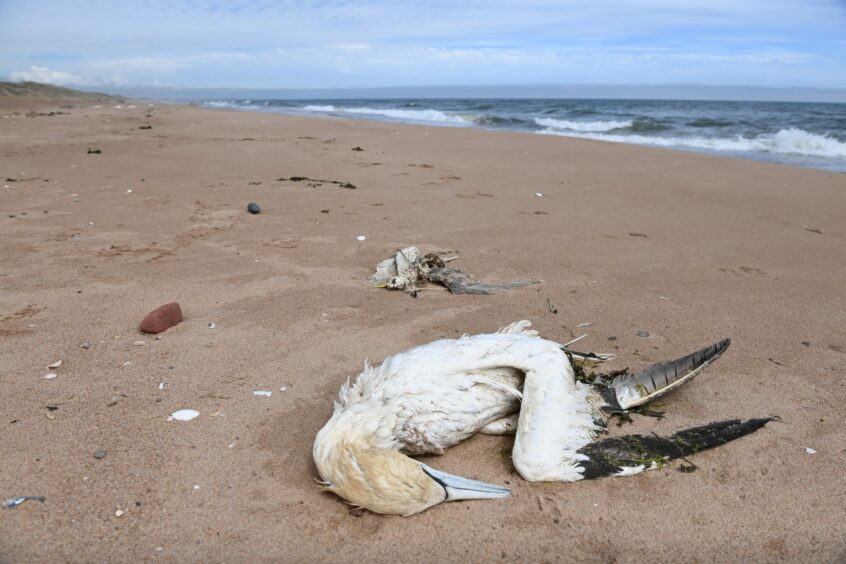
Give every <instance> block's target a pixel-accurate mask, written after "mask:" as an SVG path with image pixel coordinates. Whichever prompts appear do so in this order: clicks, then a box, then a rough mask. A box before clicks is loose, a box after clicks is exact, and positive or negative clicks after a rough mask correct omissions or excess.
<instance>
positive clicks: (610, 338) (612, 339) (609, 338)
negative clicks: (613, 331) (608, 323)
mask: <svg viewBox="0 0 846 564" xmlns="http://www.w3.org/2000/svg"><path fill="white" fill-rule="evenodd" d="M608 340H609V341H616V340H617V337H614V336H611V337H608Z"/></svg>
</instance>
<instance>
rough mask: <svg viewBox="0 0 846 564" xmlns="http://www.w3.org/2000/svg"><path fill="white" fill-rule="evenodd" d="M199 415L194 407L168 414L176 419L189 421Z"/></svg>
mask: <svg viewBox="0 0 846 564" xmlns="http://www.w3.org/2000/svg"><path fill="white" fill-rule="evenodd" d="M199 415H200V412H199V411H197V410H195V409H180V410H178V411H174V412H173V413H171V414H170V416H171V417H173V418H174V419H175V420H177V421H191V420H192V419H194V418H195V417H197V416H199Z"/></svg>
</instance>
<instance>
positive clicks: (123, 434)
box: [0, 102, 846, 562]
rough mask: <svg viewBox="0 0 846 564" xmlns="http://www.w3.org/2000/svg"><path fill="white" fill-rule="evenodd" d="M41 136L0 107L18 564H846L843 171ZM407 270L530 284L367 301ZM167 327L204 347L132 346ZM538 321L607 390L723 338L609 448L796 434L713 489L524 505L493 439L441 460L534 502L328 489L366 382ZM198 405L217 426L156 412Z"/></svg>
mask: <svg viewBox="0 0 846 564" xmlns="http://www.w3.org/2000/svg"><path fill="white" fill-rule="evenodd" d="M50 110H53V111H59V112H61V113H58V114H54V115H49V112H50ZM16 112H17V113H16ZM37 113H38V114H41V115H33V116H32V117H27V116H26V110H24V109H22V108H21V107H20V106H18V107H14V108H11V107H8V108H0V118H2V119H0V155H2V159H0V175H2V178H3V182H2V184H0V185H2V186H3V189H2V199H0V212H2V213H0V241H2V245H1V246H0V290H2V291H0V359H2V360H0V414H2V419H0V426H2V433H0V499H7V498H11V497H14V496H19V495H38V496H44V497H45V501H44V502H43V503H39V502H37V501H27V502H25V503H23V504H21V505H20V506H19V507H17V508H16V509H2V510H0V561H2V562H48V561H49V562H61V561H70V562H77V561H101V562H102V561H109V562H137V561H163V562H176V561H181V562H189V561H208V562H224V561H225V562H269V561H275V562H288V561H295V562H315V561H333V562H338V561H358V562H367V561H399V560H401V561H407V562H417V561H471V562H481V561H491V560H502V561H533V562H547V561H548V562H557V561H577V562H644V561H651V562H679V561H683V562H842V561H843V559H844V558H846V473H844V466H846V431H844V423H843V421H842V420H841V417H842V415H841V413H840V412H841V411H842V410H843V406H844V404H846V308H844V304H846V289H844V278H846V238H844V234H846V231H844V226H846V176H845V175H843V174H837V173H831V172H824V171H818V170H811V169H801V168H794V167H789V166H783V165H775V164H767V163H761V162H753V161H743V160H735V159H729V158H723V157H714V156H708V155H702V154H694V153H684V152H676V151H669V150H660V149H651V148H645V147H637V146H630V145H620V144H607V143H601V142H596V141H588V140H577V139H568V138H563V137H550V136H542V135H533V134H528V133H503V132H496V133H493V132H486V131H481V130H471V129H462V128H439V127H427V126H403V125H394V124H386V123H376V122H362V121H345V120H338V119H328V118H300V117H288V116H281V115H272V114H261V113H248V112H236V111H223V110H219V111H216V110H210V109H200V108H195V107H190V106H166V105H159V104H156V105H154V106H148V105H147V104H146V103H142V102H134V103H132V102H130V103H128V104H122V105H121V107H119V108H116V107H115V105H114V103H110V104H108V105H103V106H102V107H94V106H91V105H87V106H75V107H71V108H59V107H56V108H45V107H40V108H38V110H37ZM354 148H360V149H361V150H353V149H354ZM96 150H99V153H98V152H96ZM291 177H308V178H311V179H316V180H318V181H316V182H308V181H296V182H292V181H290V180H279V179H290V178H291ZM319 180H323V181H324V182H319ZM325 181H337V182H338V183H330V182H325ZM344 183H351V184H352V185H354V186H355V188H354V189H353V188H349V187H343V186H342V184H344ZM249 202H256V203H258V204H259V205H260V206H261V210H262V211H261V213H260V214H258V215H251V214H249V213H247V211H246V209H245V208H246V206H247V204H248V203H249ZM360 235H363V236H366V239H365V240H363V241H360V240H358V239H357V237H358V236H360ZM409 245H414V246H417V247H419V248H420V249H421V250H422V251H423V252H428V251H457V252H458V255H459V258H458V260H457V261H456V262H455V266H457V267H459V268H461V269H463V270H465V271H467V272H469V273H471V274H473V275H474V276H476V277H477V278H479V279H480V280H484V281H490V282H499V281H508V280H515V279H522V280H525V279H538V280H541V281H542V283H540V284H537V285H534V286H531V287H528V288H521V289H515V290H511V291H509V292H506V293H502V294H498V295H493V296H468V295H451V294H449V293H448V292H447V291H446V290H445V289H443V288H440V287H427V288H426V289H425V290H423V291H421V292H420V294H419V296H418V297H417V298H416V299H413V298H411V297H409V296H407V295H405V294H403V293H401V292H390V291H387V290H382V289H378V288H374V287H372V286H371V285H370V284H369V283H368V277H369V276H370V274H371V273H372V272H373V268H374V266H375V265H376V264H377V263H378V262H379V261H380V260H382V259H384V258H387V257H388V256H390V255H391V254H392V253H394V252H395V251H396V249H398V248H401V247H405V246H409ZM173 301H177V302H179V303H180V304H181V307H182V310H183V312H184V315H185V319H184V321H183V322H182V323H180V324H179V325H177V326H175V327H173V328H171V329H169V330H167V331H166V332H164V333H161V334H160V336H159V337H158V338H157V337H155V336H153V335H145V334H142V333H140V332H139V330H138V324H139V322H140V321H141V319H142V318H143V317H144V316H145V315H146V314H147V313H148V312H150V311H151V310H153V309H154V308H156V307H157V306H160V305H162V304H165V303H167V302H173ZM519 319H529V320H531V321H532V322H533V323H534V325H535V328H537V329H538V330H539V331H540V332H541V334H542V335H543V336H545V337H547V338H550V339H555V340H559V341H567V340H570V339H571V338H573V337H574V336H577V335H579V334H581V333H587V334H588V337H587V338H586V339H585V340H584V341H583V342H582V343H580V347H581V348H584V349H588V350H593V351H597V352H611V353H615V354H617V355H618V358H617V360H615V361H613V363H612V366H610V367H609V368H615V369H616V368H623V367H630V368H631V369H639V368H642V367H644V366H646V365H647V364H649V363H652V362H656V361H659V360H666V359H669V358H673V357H676V356H680V355H683V354H686V353H689V352H691V351H693V350H695V349H697V348H700V347H702V346H705V345H707V344H710V343H713V342H715V341H717V340H719V339H721V338H723V337H731V339H732V346H731V348H730V349H729V351H728V352H727V353H726V354H725V355H724V356H723V358H722V359H720V360H719V362H717V363H716V364H715V365H714V366H712V367H710V368H709V369H708V370H707V371H706V372H705V373H704V374H702V375H701V376H699V377H697V378H696V379H695V380H694V381H693V382H692V383H690V384H688V385H686V386H684V387H683V388H682V389H679V390H678V391H676V392H674V393H673V394H672V395H671V396H669V397H668V399H667V401H666V402H664V405H663V407H662V408H661V409H663V410H664V411H665V412H666V417H665V418H664V419H660V420H659V419H655V418H650V417H642V416H637V415H635V416H634V420H633V423H631V424H627V425H623V426H622V427H617V426H616V425H612V426H611V427H610V433H611V434H612V435H619V434H627V433H644V434H648V433H652V432H655V433H658V434H668V433H672V432H673V431H675V430H678V429H682V428H685V427H690V426H694V425H699V424H704V423H708V422H711V421H717V420H721V419H730V418H748V417H761V416H768V415H777V416H780V417H781V421H779V422H774V423H770V424H769V425H767V426H766V427H765V428H764V429H762V430H760V431H758V432H757V433H755V434H753V435H751V436H748V437H745V438H743V439H740V440H738V441H736V442H734V443H732V444H729V445H726V446H723V447H721V448H718V449H715V450H712V451H708V452H705V453H700V454H698V455H697V456H695V457H693V458H692V459H691V462H693V463H695V464H696V466H697V467H698V469H697V471H695V472H692V473H684V472H680V471H679V470H678V468H679V465H678V464H677V463H672V464H669V465H667V466H665V467H664V468H662V469H661V470H657V471H653V472H647V473H644V474H641V475H638V476H634V477H629V478H609V479H602V480H594V481H585V482H581V483H574V484H555V483H527V482H525V481H523V480H522V479H521V478H520V476H519V475H517V474H516V472H515V470H514V468H513V466H512V464H511V460H510V458H509V455H508V453H509V448H510V445H511V443H512V439H511V438H510V437H489V436H477V437H474V438H472V439H470V440H468V441H467V442H466V443H463V444H461V445H459V446H457V447H455V448H453V449H451V450H450V451H449V452H448V453H447V454H445V455H443V456H440V457H427V458H426V459H425V460H426V462H427V463H428V464H431V465H432V466H434V467H437V468H438V469H441V470H444V471H447V472H450V473H454V474H459V475H465V476H469V477H472V478H475V479H479V480H484V481H487V482H493V483H497V484H503V485H508V486H509V487H511V488H512V490H513V495H512V497H510V498H509V499H506V500H502V501H478V502H461V503H450V504H443V505H441V506H438V507H435V508H434V509H431V510H429V511H426V512H425V513H423V514H421V515H418V516H415V517H412V518H407V519H404V518H399V517H385V516H380V515H375V514H372V513H367V512H363V513H357V512H354V511H353V512H351V511H350V507H349V506H348V505H347V504H345V503H344V502H343V500H341V499H340V498H337V497H335V496H333V495H330V494H327V493H322V492H321V491H320V490H319V488H318V484H317V483H316V482H315V478H316V477H317V473H316V470H315V468H314V465H313V463H312V461H311V447H312V442H313V440H314V436H315V434H316V432H317V431H318V430H319V429H320V427H321V426H322V425H323V424H324V423H325V421H326V420H327V419H328V417H329V415H330V414H331V411H332V401H333V399H334V398H335V397H336V395H337V392H338V389H339V387H340V385H341V384H342V383H343V382H344V381H345V380H346V379H347V378H348V377H354V376H355V375H357V374H358V373H359V371H360V370H361V367H362V365H363V363H364V361H365V359H369V360H370V361H372V362H380V361H381V360H382V359H383V358H385V357H386V356H389V355H391V354H393V353H396V352H400V351H403V350H405V349H407V348H409V347H412V346H415V345H419V344H423V343H426V342H428V341H431V340H433V339H437V338H444V337H448V338H451V337H458V336H460V335H462V334H464V333H479V332H491V331H494V330H496V329H497V328H499V327H501V326H504V325H506V324H508V323H510V322H512V321H516V320H519ZM585 323H589V324H590V325H588V326H584V327H577V326H578V325H581V324H585ZM639 332H640V334H641V335H646V334H647V333H648V336H645V337H644V336H639V335H638V333H639ZM59 360H61V361H62V364H61V366H59V367H58V368H47V366H48V365H50V364H52V363H54V362H56V361H59ZM50 372H53V373H55V374H56V375H57V376H56V377H55V378H53V379H49V380H48V379H44V378H43V376H44V375H46V374H47V373H50ZM262 390H264V391H272V395H271V396H270V397H264V396H256V395H254V393H253V392H254V391H262ZM182 408H191V409H195V410H197V411H199V412H200V416H199V417H198V418H197V419H195V420H193V421H189V422H178V421H168V420H167V418H168V415H169V414H170V413H172V412H173V411H175V410H178V409H182ZM808 448H810V449H813V450H814V451H815V453H811V451H808V450H806V449H808ZM97 451H105V454H104V453H103V452H99V453H98V454H99V455H101V456H100V457H99V458H95V455H94V453H95V452H97Z"/></svg>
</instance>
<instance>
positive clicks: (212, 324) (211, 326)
mask: <svg viewBox="0 0 846 564" xmlns="http://www.w3.org/2000/svg"><path fill="white" fill-rule="evenodd" d="M215 327H217V324H216V323H215V322H214V321H209V329H214V328H215Z"/></svg>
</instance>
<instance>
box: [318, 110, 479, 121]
mask: <svg viewBox="0 0 846 564" xmlns="http://www.w3.org/2000/svg"><path fill="white" fill-rule="evenodd" d="M303 109H304V110H306V111H310V112H332V113H344V114H356V115H364V116H381V117H386V118H391V119H398V120H402V121H415V122H428V123H449V124H453V125H471V124H472V123H473V119H474V118H475V116H471V117H470V118H469V119H468V118H465V117H464V116H459V115H453V114H448V113H445V112H442V111H440V110H432V109H426V110H404V109H397V108H368V107H361V108H339V107H335V106H305V107H303Z"/></svg>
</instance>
